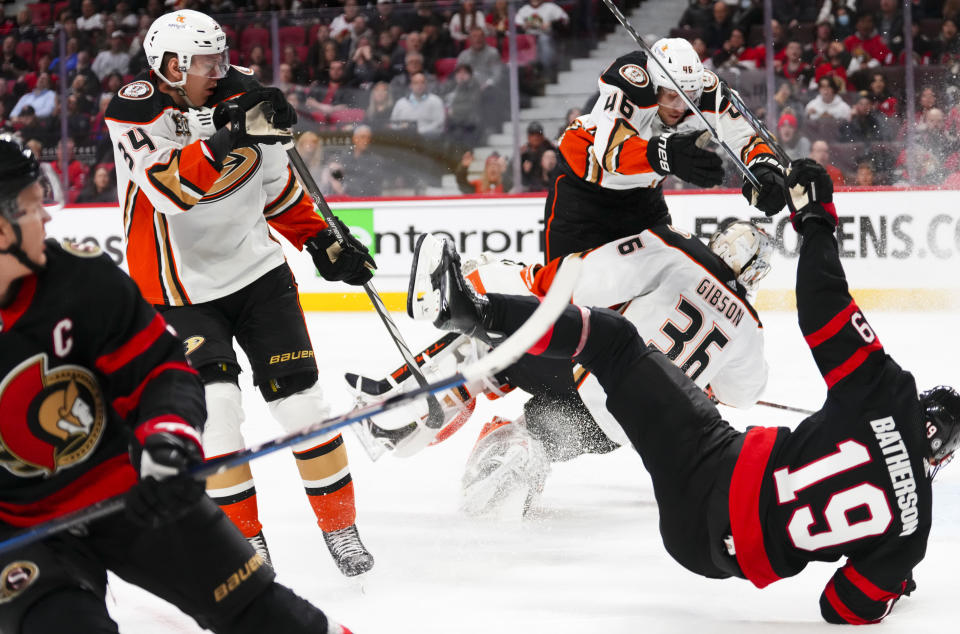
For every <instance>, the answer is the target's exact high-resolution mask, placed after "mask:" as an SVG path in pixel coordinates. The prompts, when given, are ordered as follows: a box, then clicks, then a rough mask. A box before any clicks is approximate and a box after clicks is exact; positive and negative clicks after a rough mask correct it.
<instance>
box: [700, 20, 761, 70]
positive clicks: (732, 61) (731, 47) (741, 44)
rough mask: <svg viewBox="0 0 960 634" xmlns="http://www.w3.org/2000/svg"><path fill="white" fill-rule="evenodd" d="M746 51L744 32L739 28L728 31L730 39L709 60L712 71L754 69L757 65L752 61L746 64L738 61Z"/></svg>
mask: <svg viewBox="0 0 960 634" xmlns="http://www.w3.org/2000/svg"><path fill="white" fill-rule="evenodd" d="M698 39H699V38H698ZM707 50H709V49H707ZM747 50H748V49H747V38H746V35H745V34H744V32H743V31H742V30H741V29H739V28H733V29H730V37H729V38H727V40H726V41H725V42H724V43H723V45H721V46H720V48H719V49H717V51H716V52H715V53H714V54H713V57H712V58H711V63H712V64H713V69H714V70H717V71H720V70H725V69H728V68H756V67H757V65H756V63H755V62H754V61H753V60H747V61H746V62H742V61H741V60H740V58H741V57H742V56H743V54H744V53H746V52H747Z"/></svg>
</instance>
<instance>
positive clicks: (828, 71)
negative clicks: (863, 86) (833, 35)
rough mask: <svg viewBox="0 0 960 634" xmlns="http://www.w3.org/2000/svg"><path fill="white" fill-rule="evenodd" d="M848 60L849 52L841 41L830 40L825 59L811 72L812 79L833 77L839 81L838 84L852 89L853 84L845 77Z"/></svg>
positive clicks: (818, 80)
mask: <svg viewBox="0 0 960 634" xmlns="http://www.w3.org/2000/svg"><path fill="white" fill-rule="evenodd" d="M849 62H850V53H848V52H847V49H845V48H844V47H843V43H842V42H830V44H829V45H828V46H827V61H826V62H823V63H822V64H820V65H819V66H817V68H816V71H814V73H813V80H814V81H816V82H817V83H819V82H820V80H821V79H823V78H824V77H835V78H837V79H838V80H840V82H839V83H838V84H837V85H838V86H841V87H842V86H846V87H847V89H848V90H854V89H855V88H854V86H853V84H851V83H850V81H849V80H848V79H847V64H848V63H849Z"/></svg>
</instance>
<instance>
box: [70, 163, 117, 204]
mask: <svg viewBox="0 0 960 634" xmlns="http://www.w3.org/2000/svg"><path fill="white" fill-rule="evenodd" d="M77 202H78V203H115V202H117V183H116V181H115V180H114V172H113V171H112V170H110V169H108V168H107V167H106V166H104V165H97V167H96V168H95V169H94V171H93V178H91V179H89V180H88V182H87V184H86V186H84V188H83V190H82V191H81V192H80V193H79V194H78V195H77Z"/></svg>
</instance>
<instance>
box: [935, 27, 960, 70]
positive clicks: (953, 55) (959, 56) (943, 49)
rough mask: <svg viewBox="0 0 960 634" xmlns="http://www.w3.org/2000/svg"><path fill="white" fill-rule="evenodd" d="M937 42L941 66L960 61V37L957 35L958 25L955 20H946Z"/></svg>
mask: <svg viewBox="0 0 960 634" xmlns="http://www.w3.org/2000/svg"><path fill="white" fill-rule="evenodd" d="M938 38H939V39H938V41H937V52H938V53H939V61H940V63H941V64H952V63H953V62H955V61H957V60H960V35H958V34H957V23H956V22H954V21H953V20H949V19H947V20H944V21H943V24H941V25H940V35H939V36H938Z"/></svg>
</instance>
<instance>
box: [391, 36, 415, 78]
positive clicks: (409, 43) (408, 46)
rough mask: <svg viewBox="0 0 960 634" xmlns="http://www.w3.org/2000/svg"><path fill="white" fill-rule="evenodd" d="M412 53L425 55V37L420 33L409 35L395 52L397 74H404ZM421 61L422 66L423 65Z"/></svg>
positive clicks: (394, 64)
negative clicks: (408, 58) (408, 56)
mask: <svg viewBox="0 0 960 634" xmlns="http://www.w3.org/2000/svg"><path fill="white" fill-rule="evenodd" d="M410 53H419V54H420V55H421V57H422V55H423V36H422V35H421V34H420V31H412V32H410V33H407V34H406V35H405V36H404V38H403V45H402V46H398V47H397V49H396V50H395V51H394V52H393V59H392V63H393V66H394V68H396V69H397V73H402V72H403V71H404V69H405V68H406V65H407V55H409V54H410ZM422 63H423V62H422V60H421V64H422Z"/></svg>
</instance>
